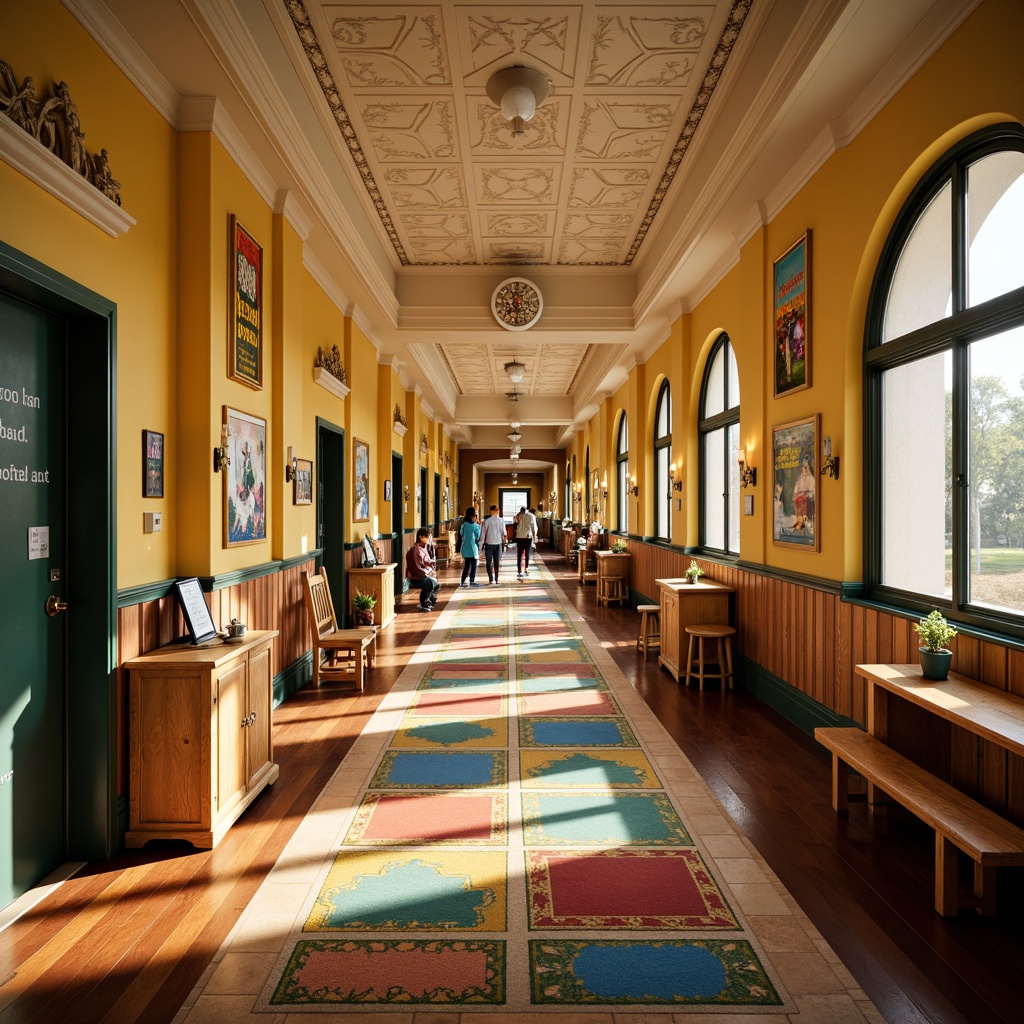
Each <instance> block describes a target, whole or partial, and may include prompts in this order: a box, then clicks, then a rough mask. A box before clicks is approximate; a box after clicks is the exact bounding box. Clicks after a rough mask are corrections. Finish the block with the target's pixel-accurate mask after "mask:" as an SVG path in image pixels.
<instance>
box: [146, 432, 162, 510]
mask: <svg viewBox="0 0 1024 1024" xmlns="http://www.w3.org/2000/svg"><path fill="white" fill-rule="evenodd" d="M142 496H143V497H144V498H162V497H163V496H164V435H163V434H158V433H157V432H156V431H155V430H143V431H142Z"/></svg>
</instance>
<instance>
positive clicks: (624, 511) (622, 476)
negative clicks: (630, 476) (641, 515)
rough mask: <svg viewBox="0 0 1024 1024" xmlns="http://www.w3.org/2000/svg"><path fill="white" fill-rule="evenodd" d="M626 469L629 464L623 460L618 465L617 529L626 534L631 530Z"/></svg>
mask: <svg viewBox="0 0 1024 1024" xmlns="http://www.w3.org/2000/svg"><path fill="white" fill-rule="evenodd" d="M626 469H627V463H626V460H625V459H621V460H620V461H619V463H618V482H619V486H618V488H617V498H616V500H617V502H618V523H617V524H616V525H617V529H618V530H619V531H620V532H622V533H624V532H625V531H626V530H628V529H629V508H628V505H627V501H628V500H629V495H627V494H626V487H627V480H626Z"/></svg>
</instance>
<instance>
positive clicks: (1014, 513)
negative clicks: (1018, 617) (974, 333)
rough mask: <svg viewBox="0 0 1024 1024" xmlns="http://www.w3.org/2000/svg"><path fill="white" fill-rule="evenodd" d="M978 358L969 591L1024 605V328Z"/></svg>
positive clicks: (974, 352)
mask: <svg viewBox="0 0 1024 1024" xmlns="http://www.w3.org/2000/svg"><path fill="white" fill-rule="evenodd" d="M969 357H970V380H971V395H970V432H969V442H968V443H969V455H968V466H969V467H970V471H969V483H970V486H969V488H968V550H969V559H970V565H969V570H970V571H969V574H968V580H969V597H968V599H969V600H970V601H971V602H972V603H974V604H982V605H986V606H987V607H989V608H998V609H1002V610H1005V611H1013V612H1021V611H1024V327H1018V328H1017V329H1016V330H1012V331H1006V332H1004V333H1003V334H998V335H996V336H995V337H991V338H985V339H984V340H982V341H975V342H974V343H973V344H972V345H971V346H970V349H969Z"/></svg>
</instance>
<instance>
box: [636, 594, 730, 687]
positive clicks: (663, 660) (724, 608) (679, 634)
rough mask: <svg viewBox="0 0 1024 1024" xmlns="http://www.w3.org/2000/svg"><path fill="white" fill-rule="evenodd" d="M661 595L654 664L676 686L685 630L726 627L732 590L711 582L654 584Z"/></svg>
mask: <svg viewBox="0 0 1024 1024" xmlns="http://www.w3.org/2000/svg"><path fill="white" fill-rule="evenodd" d="M654 582H655V583H656V584H657V585H658V588H659V590H660V592H661V599H660V604H661V654H660V655H659V656H658V664H659V665H661V666H662V667H664V668H667V669H668V670H669V672H671V673H672V675H673V677H674V678H675V680H676V682H678V681H679V679H680V677H681V676H682V675H683V674H684V673H685V671H686V666H685V665H684V664H683V660H684V657H685V651H686V649H687V647H688V642H689V638H688V637H687V636H686V627H687V626H695V625H704V624H708V623H712V624H715V625H719V626H728V625H729V595H730V594H731V593H732V592H733V590H732V587H727V586H725V584H724V583H715V582H714V580H707V579H699V580H697V582H696V583H687V582H686V579H685V578H682V579H667V580H655V581H654Z"/></svg>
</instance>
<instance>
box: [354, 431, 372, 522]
mask: <svg viewBox="0 0 1024 1024" xmlns="http://www.w3.org/2000/svg"><path fill="white" fill-rule="evenodd" d="M352 450H353V461H354V462H355V467H356V473H355V483H356V487H355V495H356V500H355V508H354V509H353V512H352V520H353V522H356V523H365V522H366V521H367V520H368V519H369V518H370V446H369V445H368V444H367V443H366V442H365V441H360V440H359V438H358V437H356V438H353V440H352Z"/></svg>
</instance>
